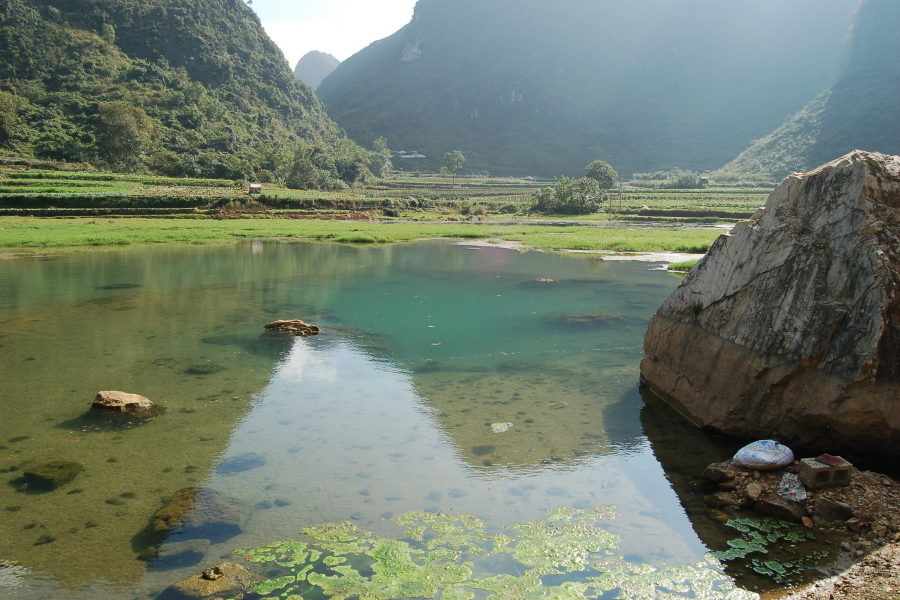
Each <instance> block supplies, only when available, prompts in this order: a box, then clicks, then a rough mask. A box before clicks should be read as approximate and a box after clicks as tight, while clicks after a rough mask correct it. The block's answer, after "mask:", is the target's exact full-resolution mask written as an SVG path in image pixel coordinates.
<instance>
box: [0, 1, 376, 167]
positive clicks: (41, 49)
mask: <svg viewBox="0 0 900 600" xmlns="http://www.w3.org/2000/svg"><path fill="white" fill-rule="evenodd" d="M0 90H2V91H0V149H2V151H3V152H5V153H6V154H17V155H32V156H36V157H41V158H50V159H57V160H65V161H87V162H92V163H95V164H101V165H105V166H112V167H115V168H119V169H138V170H140V169H151V170H153V171H156V172H159V173H162V174H166V175H175V176H178V175H189V176H206V177H230V178H237V177H247V178H261V179H264V180H265V179H268V178H272V177H279V176H280V177H286V176H287V175H288V173H289V172H290V170H291V169H292V167H293V165H294V163H295V155H296V152H297V150H298V149H301V150H302V148H301V146H302V145H303V143H306V144H314V145H315V146H316V148H318V150H316V149H315V148H312V150H314V152H312V151H310V150H309V149H307V150H304V152H305V153H306V154H305V156H306V157H307V158H314V157H313V155H315V157H317V158H316V160H317V164H318V166H319V167H320V168H319V170H318V171H317V175H318V176H319V179H320V180H321V183H324V184H327V183H328V182H327V181H326V180H328V179H329V178H330V179H332V180H334V179H336V178H339V177H340V178H343V177H344V175H345V174H349V175H348V178H351V179H352V178H353V176H354V175H353V174H354V173H358V172H359V167H360V164H364V163H365V157H364V154H365V153H364V152H362V151H361V149H359V148H358V147H357V146H356V145H355V144H352V143H351V142H348V141H347V140H345V139H344V137H343V134H342V132H341V131H340V129H339V128H338V127H337V126H336V125H335V124H334V123H333V122H332V121H331V120H330V119H329V118H328V116H327V115H326V113H325V110H324V107H323V106H322V104H321V103H320V102H319V101H318V99H317V98H316V96H315V95H314V94H313V92H312V90H310V89H309V88H308V87H307V86H305V85H304V84H303V83H301V82H300V81H298V80H297V79H296V78H295V77H294V76H293V74H292V73H291V70H290V67H289V66H288V64H287V62H286V61H285V59H284V57H283V55H282V53H281V51H280V50H279V49H278V48H277V46H275V44H274V43H273V42H272V41H271V40H270V39H269V38H268V37H267V36H266V34H265V32H264V31H263V29H262V27H261V26H260V22H259V19H258V17H257V16H256V15H255V14H254V13H253V11H252V10H250V9H249V8H248V7H247V6H246V5H245V4H244V3H243V1H242V0H54V1H53V2H42V1H38V0H0ZM333 183H334V182H333Z"/></svg>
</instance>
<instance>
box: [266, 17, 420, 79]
mask: <svg viewBox="0 0 900 600" xmlns="http://www.w3.org/2000/svg"><path fill="white" fill-rule="evenodd" d="M415 5H416V0H387V1H382V2H366V1H364V0H333V1H331V2H321V1H319V0H301V1H300V2H297V1H291V0H256V1H255V2H254V3H253V5H252V6H253V10H255V11H256V13H257V14H258V15H259V18H260V19H262V23H263V27H265V29H266V33H268V34H269V37H271V38H272V39H273V40H274V41H275V43H276V44H278V46H279V47H280V48H281V50H282V52H284V56H285V58H287V60H288V62H289V63H290V64H291V68H293V67H294V66H295V65H296V64H297V61H298V60H300V58H301V57H302V56H303V55H304V54H306V53H307V52H310V51H311V50H319V51H321V52H327V53H328V54H331V55H333V56H335V57H337V58H338V59H339V60H341V61H344V60H346V59H348V58H350V57H351V56H353V55H354V54H356V53H357V52H359V51H360V50H362V49H363V48H365V47H366V46H368V45H369V44H371V43H372V42H374V41H376V40H380V39H382V38H385V37H387V36H389V35H391V34H392V33H394V32H395V31H397V30H398V29H400V28H401V27H403V26H404V25H406V24H407V23H409V20H410V19H411V18H412V13H413V7H415Z"/></svg>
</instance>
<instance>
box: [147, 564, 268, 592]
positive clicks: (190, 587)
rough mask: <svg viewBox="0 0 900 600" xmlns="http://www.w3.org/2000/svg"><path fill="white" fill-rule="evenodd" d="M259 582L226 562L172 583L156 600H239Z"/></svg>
mask: <svg viewBox="0 0 900 600" xmlns="http://www.w3.org/2000/svg"><path fill="white" fill-rule="evenodd" d="M261 580H262V578H261V577H259V576H257V575H253V574H252V573H250V571H248V570H247V569H245V568H244V567H242V566H240V565H236V564H234V563H227V562H226V563H222V564H220V565H216V566H215V567H212V568H210V569H206V570H205V571H203V573H201V574H200V575H193V576H191V577H188V578H187V579H182V580H181V581H179V582H177V583H173V584H172V585H171V586H169V587H168V588H166V589H165V590H164V591H163V593H162V594H160V595H159V596H158V600H203V599H210V600H212V599H216V600H241V599H242V598H244V597H245V595H247V594H248V590H249V589H250V588H252V587H253V585H254V584H256V583H259V582H260V581H261Z"/></svg>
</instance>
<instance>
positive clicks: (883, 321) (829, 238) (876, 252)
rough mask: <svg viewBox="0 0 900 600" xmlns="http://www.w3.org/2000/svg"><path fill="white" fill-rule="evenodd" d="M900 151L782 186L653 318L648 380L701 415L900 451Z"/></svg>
mask: <svg viewBox="0 0 900 600" xmlns="http://www.w3.org/2000/svg"><path fill="white" fill-rule="evenodd" d="M898 209H900V157H892V156H886V155H883V154H877V153H867V152H859V151H857V152H853V153H851V154H848V155H847V156H845V157H843V158H841V159H839V160H836V161H834V162H832V163H829V164H827V165H825V166H823V167H820V168H819V169H816V170H815V171H812V172H810V173H807V174H795V175H793V176H791V177H789V178H788V179H787V180H785V182H784V183H783V184H782V185H781V186H779V187H778V188H777V189H776V190H775V191H774V192H773V193H772V195H771V196H769V199H768V201H767V203H766V206H765V208H764V209H760V210H759V211H758V212H757V214H756V215H754V218H753V219H751V220H749V221H745V222H742V223H739V224H738V225H737V226H736V227H735V228H734V229H733V230H732V232H731V234H730V235H726V236H722V237H720V238H719V239H718V240H717V241H716V242H715V243H714V244H713V246H712V248H711V249H710V251H709V253H708V254H707V255H706V257H705V258H704V259H702V260H701V261H700V263H699V264H698V265H697V266H696V267H695V268H694V269H693V270H692V271H691V273H690V274H689V275H688V276H687V278H686V279H685V280H684V282H683V283H682V284H681V285H680V286H679V287H678V289H677V290H675V292H674V293H673V294H672V295H671V296H670V297H669V298H668V299H667V300H666V302H665V303H664V304H663V306H662V307H661V308H660V310H659V311H658V312H657V313H656V315H655V316H654V317H653V319H652V320H651V321H650V324H649V327H648V329H647V333H646V337H645V340H644V351H645V358H644V360H643V361H642V363H641V373H642V376H643V378H644V380H645V381H646V382H647V383H648V384H650V386H651V387H652V388H654V389H655V390H656V391H658V392H662V393H661V395H662V396H663V397H665V398H666V399H668V400H670V401H673V404H676V405H677V406H678V408H679V410H680V411H681V412H683V413H685V414H687V415H689V416H690V417H691V418H692V419H693V420H694V421H695V422H697V423H698V424H700V425H704V426H709V427H711V428H714V429H717V430H720V431H723V432H725V433H728V434H732V435H736V436H743V437H752V438H757V439H759V438H761V437H762V438H765V437H775V438H777V439H780V440H782V441H784V442H786V443H794V444H797V445H800V446H806V447H829V448H835V449H839V448H854V449H857V450H860V451H863V452H868V453H871V454H881V455H888V456H894V457H897V456H900V399H898V393H900V294H898V291H900V210H898Z"/></svg>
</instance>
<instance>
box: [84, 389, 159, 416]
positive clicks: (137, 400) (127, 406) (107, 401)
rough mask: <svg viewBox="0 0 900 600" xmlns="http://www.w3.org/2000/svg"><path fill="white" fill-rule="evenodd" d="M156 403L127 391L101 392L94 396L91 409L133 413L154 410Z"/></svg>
mask: <svg viewBox="0 0 900 600" xmlns="http://www.w3.org/2000/svg"><path fill="white" fill-rule="evenodd" d="M155 406H156V405H155V404H154V403H153V402H151V401H150V400H148V399H147V398H144V397H143V396H139V395H137V394H129V393H127V392H117V391H108V392H100V393H98V394H97V397H96V398H94V404H92V405H91V409H93V410H99V411H108V412H119V413H133V412H142V411H147V410H152V409H153V408H154V407H155Z"/></svg>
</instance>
